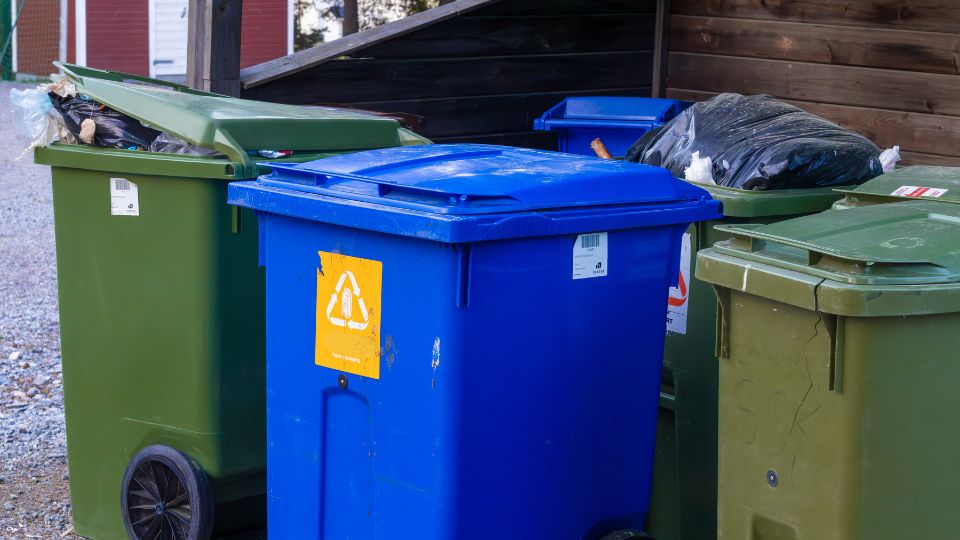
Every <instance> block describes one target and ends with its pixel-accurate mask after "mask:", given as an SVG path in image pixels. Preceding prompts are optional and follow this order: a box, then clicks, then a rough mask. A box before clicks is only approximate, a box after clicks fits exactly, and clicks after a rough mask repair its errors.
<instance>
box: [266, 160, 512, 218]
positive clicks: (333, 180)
mask: <svg viewBox="0 0 960 540" xmlns="http://www.w3.org/2000/svg"><path fill="white" fill-rule="evenodd" d="M260 165H264V166H267V167H270V168H271V169H272V170H273V172H272V173H270V174H269V175H267V176H266V177H264V178H262V179H261V182H263V183H264V184H266V185H270V186H275V187H281V188H282V187H290V184H292V183H294V184H297V187H298V189H301V190H303V191H307V192H310V193H317V194H320V195H335V196H342V192H340V191H339V190H336V189H334V188H333V186H334V185H336V184H338V183H340V182H342V181H348V182H362V183H364V184H368V185H371V186H373V187H375V188H376V190H377V192H376V195H373V194H369V195H366V196H364V195H363V194H356V193H353V194H351V196H352V197H353V198H355V199H357V200H365V201H368V202H380V201H378V200H377V199H378V198H381V197H385V196H386V195H388V194H391V193H401V194H408V195H417V196H420V197H424V198H428V199H433V200H436V199H443V200H446V201H448V202H449V203H450V206H467V205H470V204H472V203H475V202H478V201H487V202H507V201H517V202H519V200H518V199H516V198H515V197H511V196H509V195H485V194H484V195H478V194H470V193H451V192H447V191H441V190H436V189H430V188H424V187H418V186H408V185H400V184H394V183H392V182H383V181H379V180H377V179H375V178H370V177H367V176H360V175H356V174H350V173H336V175H335V176H331V175H326V174H323V173H319V172H314V171H311V170H307V169H302V168H298V166H297V164H291V163H277V162H267V163H260ZM279 171H282V175H281V174H280V172H279ZM281 176H282V178H283V180H282V181H281V180H279V178H280V177H281ZM394 202H395V204H396V203H397V202H396V201H394ZM402 202H403V204H397V206H400V207H405V208H410V209H427V210H430V209H434V208H435V207H434V206H431V205H428V204H422V203H418V202H415V201H402Z"/></svg>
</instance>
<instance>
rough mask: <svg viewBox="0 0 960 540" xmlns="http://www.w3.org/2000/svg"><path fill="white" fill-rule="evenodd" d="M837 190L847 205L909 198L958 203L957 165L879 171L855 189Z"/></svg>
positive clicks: (959, 178) (959, 172) (915, 166)
mask: <svg viewBox="0 0 960 540" xmlns="http://www.w3.org/2000/svg"><path fill="white" fill-rule="evenodd" d="M838 191H840V192H841V193H844V194H845V195H846V198H845V200H844V204H845V205H846V206H857V205H865V204H879V203H888V202H896V201H903V200H911V199H934V200H937V201H941V202H951V203H960V167H937V166H932V165H914V166H912V167H904V168H902V169H896V170H894V171H890V172H888V173H886V174H882V175H880V176H878V177H876V178H874V179H873V180H870V181H868V182H865V183H863V184H861V185H859V186H857V187H856V188H854V189H844V190H838Z"/></svg>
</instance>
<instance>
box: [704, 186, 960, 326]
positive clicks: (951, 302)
mask: <svg viewBox="0 0 960 540" xmlns="http://www.w3.org/2000/svg"><path fill="white" fill-rule="evenodd" d="M717 229H718V230H721V231H724V232H727V233H729V234H730V235H731V238H730V239H729V240H726V241H723V242H718V243H717V244H714V246H713V248H712V249H710V250H704V251H701V254H703V257H704V259H706V260H704V264H702V265H701V264H700V262H698V266H697V268H698V269H697V276H698V277H699V278H701V279H703V280H704V281H707V282H710V283H714V284H717V285H721V286H724V287H728V288H734V289H737V290H742V291H745V292H750V293H752V294H759V295H761V296H766V297H770V298H774V299H778V300H784V298H786V297H790V296H791V293H790V292H789V291H790V289H791V287H793V288H796V287H798V286H799V287H801V288H802V289H804V290H807V289H809V290H811V291H813V295H811V296H810V297H809V299H807V300H809V303H811V304H812V305H814V306H817V309H820V310H822V311H827V312H831V313H837V314H860V315H874V316H876V315H881V314H887V315H892V314H900V315H903V314H912V313H917V312H943V311H960V241H958V239H960V205H953V204H942V203H939V202H933V201H925V200H924V201H903V202H897V203H891V204H886V205H873V206H863V207H854V208H850V209H846V210H828V211H825V212H822V213H819V214H814V215H810V216H804V217H799V218H794V219H790V220H786V221H781V222H778V223H773V224H768V225H718V226H717ZM701 260H702V259H698V261H701ZM750 272H753V274H750ZM798 276H802V278H798ZM810 278H814V279H813V280H811V279H810ZM811 282H812V283H813V284H814V286H813V287H812V289H811V285H810V284H811ZM799 296H800V297H801V299H802V297H803V294H800V295H799ZM807 300H803V301H790V303H793V304H796V305H802V306H803V305H804V303H805V302H806V301H807ZM804 307H809V306H804Z"/></svg>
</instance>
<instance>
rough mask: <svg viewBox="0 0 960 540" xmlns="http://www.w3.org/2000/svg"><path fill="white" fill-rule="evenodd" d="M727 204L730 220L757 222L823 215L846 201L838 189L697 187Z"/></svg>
mask: <svg viewBox="0 0 960 540" xmlns="http://www.w3.org/2000/svg"><path fill="white" fill-rule="evenodd" d="M694 185H695V186H697V187H701V188H703V189H705V190H707V191H708V192H709V193H710V196H711V197H713V198H714V199H715V200H718V201H720V202H722V203H723V215H724V216H726V217H738V218H757V217H768V216H769V217H772V216H799V215H802V214H810V213H813V212H820V211H822V210H826V209H827V208H830V205H831V204H833V203H834V202H835V201H837V200H838V199H840V198H841V197H843V195H842V194H840V193H838V192H837V191H836V189H834V188H813V189H778V190H759V191H753V190H745V189H736V188H730V187H724V186H705V185H703V184H694Z"/></svg>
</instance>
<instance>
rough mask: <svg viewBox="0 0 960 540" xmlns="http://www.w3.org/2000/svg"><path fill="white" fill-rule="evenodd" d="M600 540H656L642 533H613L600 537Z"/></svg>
mask: <svg viewBox="0 0 960 540" xmlns="http://www.w3.org/2000/svg"><path fill="white" fill-rule="evenodd" d="M600 540H654V538H653V537H652V536H650V535H649V534H647V533H645V532H640V531H613V532H612V533H609V534H605V535H603V536H602V537H600Z"/></svg>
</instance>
